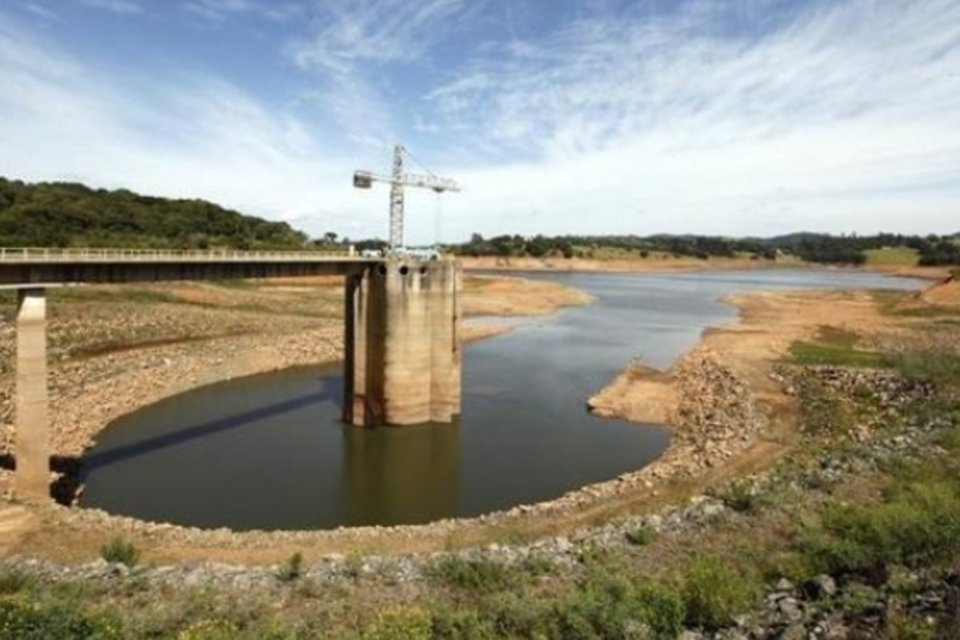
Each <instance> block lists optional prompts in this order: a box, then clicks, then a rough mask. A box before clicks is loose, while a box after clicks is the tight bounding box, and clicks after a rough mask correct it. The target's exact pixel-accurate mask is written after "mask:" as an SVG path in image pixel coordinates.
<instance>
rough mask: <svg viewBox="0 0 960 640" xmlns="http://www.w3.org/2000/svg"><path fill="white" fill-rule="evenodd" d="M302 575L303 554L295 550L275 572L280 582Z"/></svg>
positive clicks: (290, 580)
mask: <svg viewBox="0 0 960 640" xmlns="http://www.w3.org/2000/svg"><path fill="white" fill-rule="evenodd" d="M302 575H303V555H302V554H301V553H300V552H299V551H297V552H296V553H294V554H293V555H292V556H290V557H289V558H288V559H287V561H286V562H284V563H283V566H281V567H280V570H279V571H278V572H277V579H278V580H280V582H293V581H294V580H296V579H298V578H299V577H300V576H302Z"/></svg>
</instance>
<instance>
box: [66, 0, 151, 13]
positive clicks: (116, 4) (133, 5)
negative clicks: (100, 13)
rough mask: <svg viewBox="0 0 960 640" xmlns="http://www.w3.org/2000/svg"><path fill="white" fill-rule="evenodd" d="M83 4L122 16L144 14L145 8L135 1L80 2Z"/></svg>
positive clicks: (83, 0) (102, 0)
mask: <svg viewBox="0 0 960 640" xmlns="http://www.w3.org/2000/svg"><path fill="white" fill-rule="evenodd" d="M80 3H81V4H84V5H86V6H88V7H92V8H94V9H102V10H104V11H111V12H113V13H119V14H121V15H132V14H137V13H143V11H144V10H143V7H142V6H141V5H140V4H139V3H137V2H134V0H80Z"/></svg>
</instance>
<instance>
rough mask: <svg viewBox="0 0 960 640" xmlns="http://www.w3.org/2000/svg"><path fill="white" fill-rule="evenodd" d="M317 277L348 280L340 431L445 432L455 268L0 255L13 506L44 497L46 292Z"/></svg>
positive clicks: (451, 394) (93, 254) (161, 256)
mask: <svg viewBox="0 0 960 640" xmlns="http://www.w3.org/2000/svg"><path fill="white" fill-rule="evenodd" d="M317 275H338V276H343V277H344V364H343V371H344V399H343V419H344V421H346V422H348V423H352V424H354V425H357V426H362V427H375V426H402V425H411V424H422V423H425V422H453V421H454V420H455V419H456V417H457V416H458V415H459V413H460V345H459V320H460V311H459V300H458V298H459V292H460V287H461V273H460V270H459V267H458V266H457V265H456V263H455V262H454V261H453V260H450V259H442V260H433V261H427V262H424V261H420V260H417V259H414V258H411V257H405V256H399V257H391V258H386V259H375V258H362V257H357V256H355V255H353V254H352V252H351V253H321V252H305V251H300V252H297V251H282V252H281V251H164V250H126V249H125V250H120V249H116V250H113V249H46V248H30V249H20V248H15V249H14V248H2V247H0V288H4V289H15V290H16V291H17V315H16V334H17V350H16V362H15V370H16V398H15V412H16V416H15V429H16V436H15V439H14V442H15V447H16V485H15V492H16V495H17V497H19V498H22V499H28V500H31V499H33V500H36V499H48V498H49V492H50V440H51V438H50V421H49V411H50V409H49V397H48V373H47V368H48V363H47V329H46V319H47V311H46V309H47V296H46V292H47V289H49V288H51V287H59V286H70V285H84V284H97V283H131V282H170V281H183V280H189V281H199V280H227V279H229V280H236V279H260V278H290V277H299V276H317Z"/></svg>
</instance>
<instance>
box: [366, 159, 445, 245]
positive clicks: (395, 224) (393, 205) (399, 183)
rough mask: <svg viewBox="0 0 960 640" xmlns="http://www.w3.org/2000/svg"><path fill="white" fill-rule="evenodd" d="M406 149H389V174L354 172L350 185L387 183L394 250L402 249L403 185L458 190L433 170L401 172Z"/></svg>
mask: <svg viewBox="0 0 960 640" xmlns="http://www.w3.org/2000/svg"><path fill="white" fill-rule="evenodd" d="M405 153H406V149H405V148H404V146H403V145H402V144H398V145H396V146H394V148H393V173H392V174H391V175H389V176H381V175H377V174H375V173H373V172H371V171H355V172H354V174H353V186H354V187H356V188H358V189H369V188H370V187H372V186H373V183H374V182H386V183H389V184H390V252H391V253H396V252H398V251H400V250H402V249H403V189H404V187H418V188H423V189H432V190H433V191H435V192H437V193H443V192H444V191H460V185H458V184H457V183H456V182H454V181H453V180H451V179H450V178H441V177H439V176H436V175H434V174H433V173H428V174H425V175H423V174H417V173H404V170H403V157H404V154H405Z"/></svg>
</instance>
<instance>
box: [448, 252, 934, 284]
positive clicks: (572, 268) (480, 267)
mask: <svg viewBox="0 0 960 640" xmlns="http://www.w3.org/2000/svg"><path fill="white" fill-rule="evenodd" d="M460 262H461V263H462V265H463V268H464V269H465V270H467V271H493V272H504V273H509V272H511V271H521V272H522V271H559V272H577V273H594V272H596V273H673V272H691V271H734V270H744V269H750V270H770V269H782V270H805V271H833V272H836V271H849V272H853V273H856V272H861V273H862V272H869V273H882V274H885V275H890V276H901V277H907V278H923V279H927V280H943V279H945V278H947V277H949V276H950V269H949V268H948V267H917V266H901V265H883V264H875V265H866V266H862V267H837V266H829V265H816V264H811V263H805V262H789V261H788V262H770V261H763V260H748V259H743V258H713V259H710V260H698V259H696V258H687V257H682V258H648V259H613V260H599V259H589V258H529V257H522V258H521V257H497V256H481V257H476V258H474V257H462V258H460Z"/></svg>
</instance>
